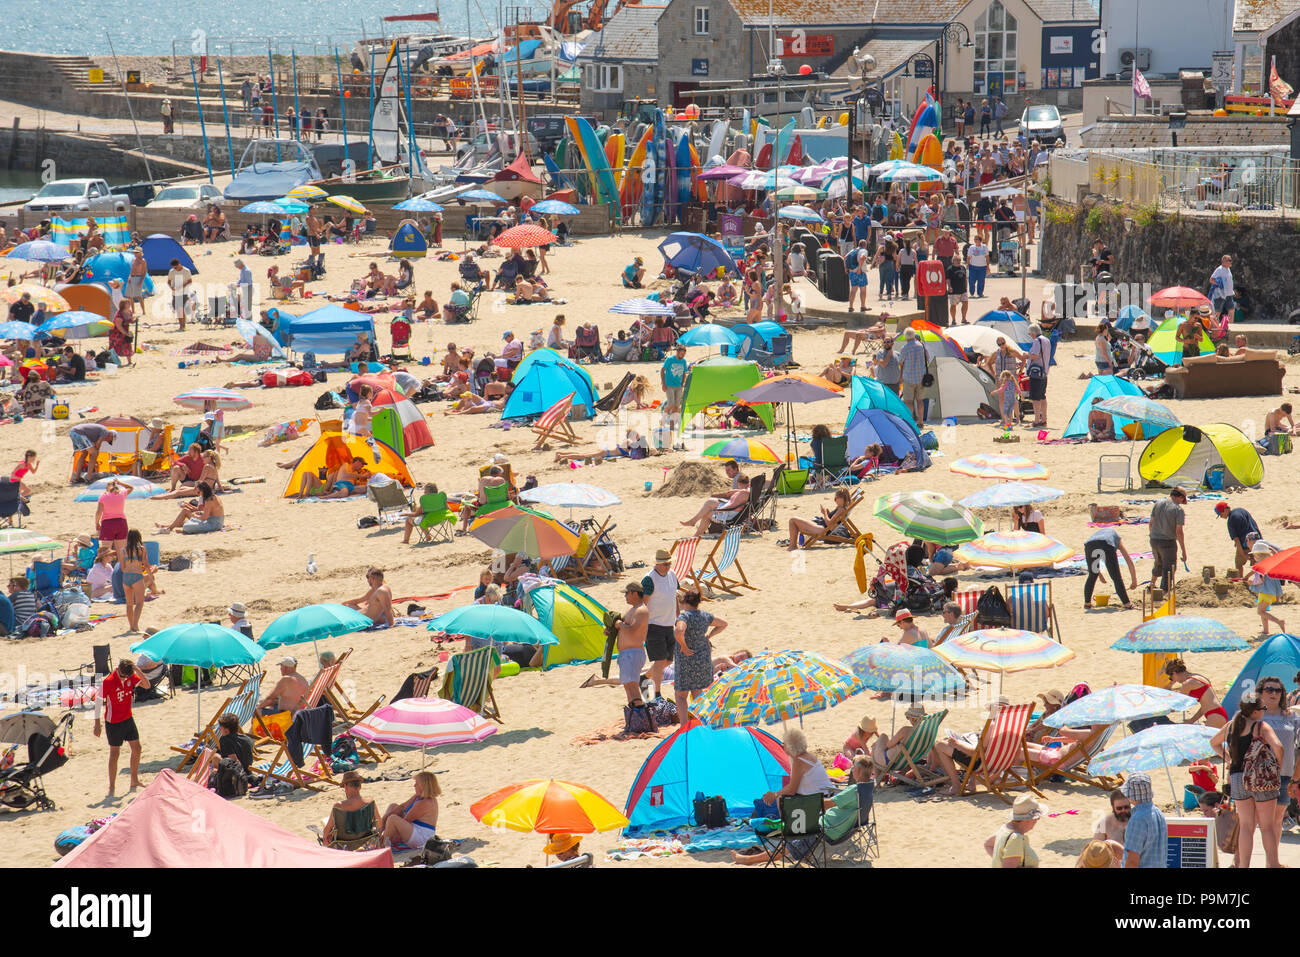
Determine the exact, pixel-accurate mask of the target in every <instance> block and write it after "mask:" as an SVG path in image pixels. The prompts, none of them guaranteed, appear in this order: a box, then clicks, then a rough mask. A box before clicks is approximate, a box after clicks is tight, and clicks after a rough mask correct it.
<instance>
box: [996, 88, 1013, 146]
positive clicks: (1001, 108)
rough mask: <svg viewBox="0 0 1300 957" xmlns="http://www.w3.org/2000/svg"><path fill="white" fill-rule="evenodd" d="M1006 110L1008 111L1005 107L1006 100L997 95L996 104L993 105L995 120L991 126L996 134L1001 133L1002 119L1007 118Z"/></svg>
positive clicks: (1000, 134)
mask: <svg viewBox="0 0 1300 957" xmlns="http://www.w3.org/2000/svg"><path fill="white" fill-rule="evenodd" d="M1008 112H1010V111H1009V110H1008V109H1007V101H1006V100H1004V99H1002V97H1000V96H999V97H998V102H997V105H996V106H995V107H993V118H994V120H996V122H995V123H994V127H993V133H994V134H995V135H996V136H1002V135H1003V129H1002V121H1003V120H1004V119H1006V118H1007V113H1008Z"/></svg>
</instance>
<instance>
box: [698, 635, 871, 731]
mask: <svg viewBox="0 0 1300 957" xmlns="http://www.w3.org/2000/svg"><path fill="white" fill-rule="evenodd" d="M865 687H866V685H864V684H863V682H862V679H861V678H859V677H858V676H857V675H856V674H854V673H853V672H852V671H851V670H850V669H849V668H847V667H845V665H844V664H842V663H841V662H838V661H834V660H832V659H830V658H827V657H825V656H823V655H819V654H814V653H812V652H808V651H766V652H764V653H763V654H761V655H755V656H754V657H753V658H750V659H748V660H746V661H744V662H742V663H741V664H740V665H739V666H738V667H736V668H732V669H730V670H728V671H726V672H725V673H724V674H723V676H722V677H721V678H719V679H718V680H717V681H715V682H714V683H713V684H712V686H710V688H709V690H708V691H706V692H704V694H703V695H701V696H700V697H699V698H696V699H695V702H694V703H693V704H692V705H691V711H692V712H693V713H694V714H695V716H696V717H697V718H699V719H700V720H701V721H703V722H704V723H705V724H708V725H711V726H712V727H715V728H733V727H739V726H740V725H747V724H758V723H760V722H764V723H766V724H775V723H776V722H778V721H788V720H789V719H790V718H800V717H802V716H803V715H805V714H812V713H813V712H815V711H824V710H826V709H827V708H833V707H835V705H837V704H839V703H840V702H841V701H843V700H844V699H845V698H847V697H849V696H850V695H855V694H857V693H858V692H859V691H862V690H863V689H864V688H865Z"/></svg>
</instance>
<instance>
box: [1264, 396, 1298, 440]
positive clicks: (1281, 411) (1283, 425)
mask: <svg viewBox="0 0 1300 957" xmlns="http://www.w3.org/2000/svg"><path fill="white" fill-rule="evenodd" d="M1270 432H1282V433H1284V434H1286V435H1295V434H1297V433H1296V424H1295V420H1294V419H1292V418H1291V403H1290V402H1283V403H1282V404H1281V405H1279V406H1278V407H1277V408H1276V409H1272V410H1271V411H1270V412H1269V413H1268V415H1266V416H1264V434H1265V435H1268V434H1269V433H1270Z"/></svg>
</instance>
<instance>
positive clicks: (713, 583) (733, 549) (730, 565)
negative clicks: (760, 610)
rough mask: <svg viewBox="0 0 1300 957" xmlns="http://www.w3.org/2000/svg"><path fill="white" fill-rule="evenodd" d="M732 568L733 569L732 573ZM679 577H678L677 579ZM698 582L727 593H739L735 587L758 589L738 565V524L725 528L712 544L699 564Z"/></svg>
mask: <svg viewBox="0 0 1300 957" xmlns="http://www.w3.org/2000/svg"><path fill="white" fill-rule="evenodd" d="M732 569H735V571H734V573H731V574H728V573H730V572H732ZM680 580H681V579H680V578H679V579H678V581H680ZM696 580H697V581H698V582H699V584H701V585H704V586H707V587H709V588H717V589H718V590H720V591H725V592H726V593H727V594H728V595H739V594H740V592H738V591H736V589H737V588H748V589H749V590H750V591H758V588H757V587H755V586H754V585H751V584H750V583H749V579H748V578H747V577H746V576H745V570H744V569H743V568H741V567H740V526H739V525H733V526H732V527H731V528H729V529H727V532H726V534H724V535H723V536H722V537H721V538H719V539H718V540H717V541H716V542H714V544H713V550H712V551H710V552H709V554H708V557H706V558H705V559H704V561H703V562H702V563H701V565H700V572H699V575H697V576H696Z"/></svg>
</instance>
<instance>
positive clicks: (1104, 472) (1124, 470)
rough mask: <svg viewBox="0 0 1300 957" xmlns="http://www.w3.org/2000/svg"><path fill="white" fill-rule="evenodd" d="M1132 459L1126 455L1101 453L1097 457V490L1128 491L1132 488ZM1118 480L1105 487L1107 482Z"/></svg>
mask: <svg viewBox="0 0 1300 957" xmlns="http://www.w3.org/2000/svg"><path fill="white" fill-rule="evenodd" d="M1132 465H1133V463H1132V461H1131V460H1130V458H1129V456H1127V455H1102V456H1100V457H1098V459H1097V491H1098V492H1105V491H1112V492H1128V491H1131V490H1132V488H1133V479H1132V476H1131V472H1130V470H1131V468H1132ZM1111 482H1119V483H1121V484H1119V485H1116V486H1115V487H1113V488H1110V489H1107V488H1105V487H1104V486H1105V485H1106V484H1107V483H1111Z"/></svg>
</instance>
